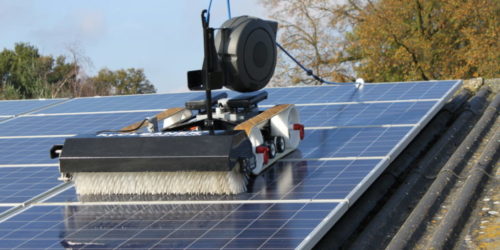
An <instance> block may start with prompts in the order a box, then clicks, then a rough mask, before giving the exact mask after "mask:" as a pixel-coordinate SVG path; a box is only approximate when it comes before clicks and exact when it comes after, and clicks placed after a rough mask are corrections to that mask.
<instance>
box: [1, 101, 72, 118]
mask: <svg viewBox="0 0 500 250" xmlns="http://www.w3.org/2000/svg"><path fill="white" fill-rule="evenodd" d="M64 100H66V99H48V100H12V101H0V116H7V115H9V116H10V115H19V114H22V113H26V112H30V111H33V110H37V109H40V108H42V107H45V106H48V105H52V104H55V103H58V102H62V101H64Z"/></svg>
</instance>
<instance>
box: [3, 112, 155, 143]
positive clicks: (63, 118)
mask: <svg viewBox="0 0 500 250" xmlns="http://www.w3.org/2000/svg"><path fill="white" fill-rule="evenodd" d="M157 113H158V112H127V113H115V114H80V115H55V116H52V115H51V116H23V117H17V118H15V119H12V120H10V121H9V122H6V123H3V124H0V137H1V136H12V137H13V136H27V135H66V134H82V133H95V132H97V131H99V130H107V129H121V128H123V127H125V126H127V125H130V124H132V123H135V122H137V121H141V120H143V119H144V118H146V117H150V116H154V115H155V114H157Z"/></svg>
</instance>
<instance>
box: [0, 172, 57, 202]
mask: <svg viewBox="0 0 500 250" xmlns="http://www.w3.org/2000/svg"><path fill="white" fill-rule="evenodd" d="M58 174H59V170H58V168H57V167H15V168H0V203H22V202H25V201H27V200H29V199H31V198H33V197H35V196H36V195H39V194H41V193H43V192H45V191H47V190H49V189H51V188H53V187H55V186H57V185H60V184H61V182H60V181H59V180H57V178H54V176H57V175H58Z"/></svg>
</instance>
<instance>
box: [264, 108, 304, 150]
mask: <svg viewBox="0 0 500 250" xmlns="http://www.w3.org/2000/svg"><path fill="white" fill-rule="evenodd" d="M299 120H300V118H299V112H298V111H297V109H296V108H295V106H293V105H292V106H290V108H288V109H287V110H285V111H283V112H281V113H280V114H279V115H277V116H275V117H273V118H271V135H272V136H282V137H283V138H284V139H285V145H286V149H296V148H297V147H298V146H299V143H300V131H298V130H294V129H293V124H296V123H299Z"/></svg>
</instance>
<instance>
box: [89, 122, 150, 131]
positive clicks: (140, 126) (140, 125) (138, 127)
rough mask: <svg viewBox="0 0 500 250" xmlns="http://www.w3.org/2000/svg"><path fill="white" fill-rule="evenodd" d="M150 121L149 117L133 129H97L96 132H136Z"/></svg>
mask: <svg viewBox="0 0 500 250" xmlns="http://www.w3.org/2000/svg"><path fill="white" fill-rule="evenodd" d="M147 121H148V119H144V120H142V122H141V123H140V124H139V125H137V127H135V128H133V129H125V130H100V131H97V132H96V134H101V133H129V132H134V131H136V130H138V129H140V128H142V126H143V125H144V124H145V123H146V122H147Z"/></svg>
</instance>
